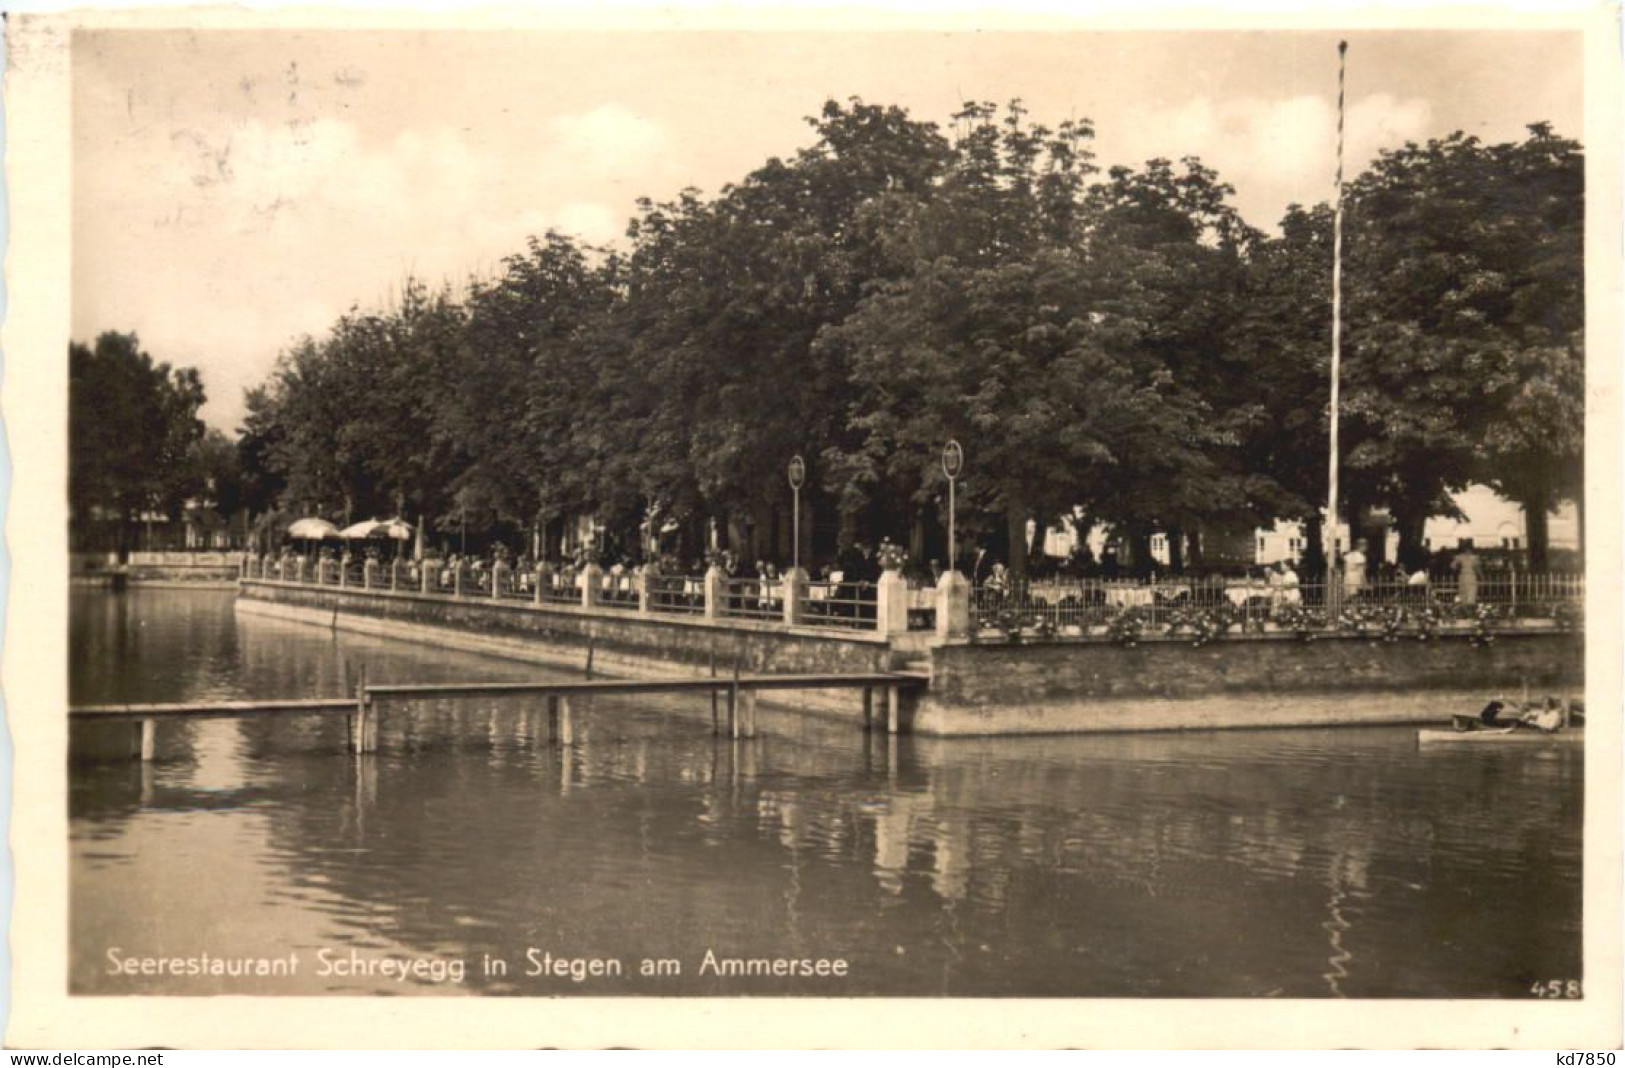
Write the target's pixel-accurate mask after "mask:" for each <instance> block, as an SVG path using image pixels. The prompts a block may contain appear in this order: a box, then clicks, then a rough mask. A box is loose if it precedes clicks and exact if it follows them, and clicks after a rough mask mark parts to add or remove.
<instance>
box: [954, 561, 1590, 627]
mask: <svg viewBox="0 0 1625 1068" xmlns="http://www.w3.org/2000/svg"><path fill="white" fill-rule="evenodd" d="M1337 592H1338V593H1340V595H1341V599H1340V602H1339V603H1338V604H1337V605H1335V606H1334V605H1332V604H1331V602H1330V601H1329V599H1328V596H1327V587H1326V584H1325V583H1323V582H1311V583H1297V584H1282V583H1270V582H1268V581H1266V580H1254V579H1237V578H1224V577H1219V576H1211V577H1202V578H1194V579H1177V578H1175V579H1155V580H1144V581H1138V582H1136V581H1103V580H1098V579H1081V580H1074V581H1070V582H1055V581H1050V582H1044V581H1039V582H1027V583H1020V582H1013V581H1012V582H1005V583H984V584H983V585H980V586H977V587H975V589H973V590H972V594H971V616H972V620H973V622H974V623H975V624H976V625H978V626H979V627H980V628H982V629H989V628H991V629H995V630H1001V629H1007V628H1013V629H1019V630H1028V631H1037V632H1045V631H1048V632H1054V633H1063V632H1069V631H1070V632H1082V631H1087V630H1088V629H1090V628H1099V627H1109V626H1111V625H1112V623H1113V621H1114V620H1116V619H1118V618H1119V617H1121V616H1123V615H1125V614H1127V613H1131V612H1132V613H1133V615H1134V617H1135V619H1136V620H1137V621H1138V623H1139V624H1140V625H1142V626H1143V627H1145V628H1148V629H1150V630H1159V629H1160V630H1175V631H1177V630H1180V629H1182V628H1190V627H1192V626H1194V625H1195V624H1196V619H1197V617H1198V616H1199V615H1203V614H1206V615H1210V616H1212V617H1213V618H1214V619H1216V620H1218V621H1219V623H1220V624H1221V625H1222V626H1224V627H1225V628H1227V629H1228V628H1235V629H1240V630H1244V631H1245V630H1249V629H1251V630H1263V629H1267V626H1268V625H1270V624H1281V625H1291V626H1293V627H1302V626H1304V625H1305V623H1304V620H1305V619H1312V620H1313V621H1314V625H1315V626H1317V627H1322V628H1326V629H1338V627H1341V626H1346V625H1349V623H1350V621H1351V620H1352V621H1353V623H1354V624H1355V625H1363V623H1364V622H1368V621H1369V620H1368V618H1367V617H1370V618H1375V616H1376V614H1377V613H1380V612H1385V613H1387V615H1388V617H1389V618H1392V619H1395V620H1400V619H1402V618H1409V619H1412V620H1413V621H1420V620H1422V619H1423V617H1426V622H1425V624H1424V623H1421V622H1417V623H1416V625H1418V626H1423V625H1425V626H1428V627H1432V626H1436V625H1439V624H1449V623H1451V622H1452V621H1476V620H1478V619H1479V618H1480V617H1481V616H1486V615H1487V616H1493V617H1494V618H1496V619H1500V620H1512V621H1516V620H1519V619H1545V618H1556V617H1557V616H1558V615H1564V614H1571V613H1572V612H1573V611H1574V610H1576V609H1580V608H1583V605H1584V602H1585V576H1584V575H1579V574H1518V575H1514V574H1511V573H1506V574H1500V575H1490V576H1485V577H1481V578H1479V579H1478V581H1477V582H1476V583H1472V582H1468V583H1461V582H1459V581H1456V580H1451V581H1448V582H1437V583H1435V582H1431V581H1430V582H1426V583H1422V582H1409V581H1394V580H1380V581H1372V582H1362V583H1358V584H1354V585H1350V584H1347V583H1345V584H1344V585H1343V586H1341V587H1340V588H1339V589H1338V590H1337ZM1560 606H1567V608H1566V610H1565V611H1563V612H1560V611H1559V609H1560ZM1332 607H1337V608H1338V609H1339V612H1340V615H1341V616H1342V617H1347V618H1340V619H1337V620H1332V619H1329V618H1328V615H1327V613H1328V610H1329V609H1330V608H1332Z"/></svg>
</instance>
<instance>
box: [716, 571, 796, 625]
mask: <svg viewBox="0 0 1625 1068" xmlns="http://www.w3.org/2000/svg"><path fill="white" fill-rule="evenodd" d="M722 591H723V596H722V605H721V608H720V610H719V614H720V615H723V616H728V617H730V618H733V619H764V620H782V619H783V618H784V582H783V580H780V581H777V582H769V581H767V580H766V579H753V578H731V579H725V580H723V584H722Z"/></svg>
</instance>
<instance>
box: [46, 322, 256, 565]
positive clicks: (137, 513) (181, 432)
mask: <svg viewBox="0 0 1625 1068" xmlns="http://www.w3.org/2000/svg"><path fill="white" fill-rule="evenodd" d="M203 401H204V393H203V383H202V381H201V380H200V379H199V378H198V373H197V371H195V370H193V369H191V368H182V369H175V368H171V367H170V366H169V365H168V364H166V363H155V362H154V361H153V358H152V356H151V355H149V354H148V353H147V352H145V351H143V350H142V348H141V342H140V341H139V340H138V339H137V338H136V336H135V335H134V334H119V333H106V334H103V335H101V336H100V337H98V338H97V339H96V341H95V344H94V345H81V344H71V345H69V346H68V433H69V438H70V440H71V441H72V443H73V447H72V448H71V449H70V450H69V458H68V500H69V503H70V506H71V507H72V509H73V514H74V516H75V517H76V518H77V519H78V526H77V532H78V534H79V537H80V540H81V542H82V543H83V544H91V543H95V544H98V545H100V546H107V547H112V548H115V549H116V550H117V551H118V552H119V553H120V554H125V553H127V552H128V551H129V549H130V548H131V545H132V534H133V532H134V530H135V528H136V527H137V525H138V524H140V523H141V522H142V521H143V520H144V519H145V518H146V517H148V516H160V515H161V516H164V517H167V518H171V519H173V518H175V517H177V516H178V515H179V514H180V511H181V509H182V508H183V507H184V505H185V504H186V502H187V500H188V499H190V498H192V497H193V496H195V495H196V494H197V493H198V492H200V491H201V490H202V489H204V488H205V487H206V486H207V485H208V484H209V482H210V478H211V475H212V474H213V473H214V465H215V464H218V463H220V462H221V454H220V450H219V446H220V444H221V440H222V439H223V435H219V434H218V432H216V435H215V436H212V437H206V436H205V433H204V426H203V421H202V420H201V419H199V418H198V409H199V408H200V407H202V405H203ZM227 451H228V452H229V451H230V447H229V444H228V445H227Z"/></svg>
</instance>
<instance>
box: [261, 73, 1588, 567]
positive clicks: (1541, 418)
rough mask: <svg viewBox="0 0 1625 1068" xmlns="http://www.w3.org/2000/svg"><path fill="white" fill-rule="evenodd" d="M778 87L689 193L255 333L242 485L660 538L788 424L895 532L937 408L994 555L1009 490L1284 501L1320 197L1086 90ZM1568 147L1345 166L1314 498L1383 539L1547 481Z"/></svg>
mask: <svg viewBox="0 0 1625 1068" xmlns="http://www.w3.org/2000/svg"><path fill="white" fill-rule="evenodd" d="M808 121H809V124H810V126H811V130H812V134H813V137H812V140H811V144H810V145H809V146H808V147H806V148H804V149H802V150H801V151H799V152H797V153H796V154H795V155H794V156H793V157H791V158H787V159H777V158H775V159H769V160H767V161H766V162H764V163H763V164H762V165H761V166H760V167H758V168H757V169H756V170H754V171H752V172H751V173H749V174H747V175H745V176H743V177H742V178H741V179H739V180H738V181H737V182H736V183H734V184H730V185H728V186H726V187H724V188H723V189H722V190H720V191H719V192H718V193H717V194H716V195H715V196H712V197H706V196H704V195H702V194H701V193H700V192H698V191H696V190H684V191H681V192H679V193H678V194H677V195H676V196H675V198H673V199H671V200H668V201H655V200H644V201H642V202H640V206H639V211H638V214H637V216H636V217H635V218H633V219H632V220H631V221H630V223H629V225H628V230H627V240H626V244H625V245H624V247H621V248H618V249H614V250H609V249H601V248H593V247H589V246H586V245H584V244H582V243H581V242H579V241H576V240H575V239H573V238H571V237H569V236H566V235H563V234H559V233H548V234H546V235H542V236H539V237H536V238H533V239H532V240H531V241H530V242H529V243H528V245H527V246H526V248H525V249H524V250H522V251H519V252H516V253H515V255H513V256H512V257H510V258H509V259H508V260H507V261H506V262H505V263H504V264H503V266H502V268H501V270H500V272H499V273H498V274H497V275H496V276H495V277H493V278H490V279H485V280H481V281H478V282H476V283H472V284H470V285H469V286H467V287H466V288H465V289H464V290H462V291H460V292H456V293H454V292H453V291H451V290H450V289H441V290H438V291H431V290H429V289H427V288H426V287H424V286H423V285H421V284H420V283H417V282H410V281H409V282H408V283H407V284H406V285H405V286H403V287H402V290H401V293H400V295H399V296H398V297H397V298H396V299H395V300H394V301H393V302H392V305H391V306H389V307H386V308H384V309H380V310H376V311H363V310H361V309H359V308H355V309H352V310H351V311H350V312H349V313H347V314H346V315H344V316H343V317H341V318H340V319H339V321H338V322H336V323H335V324H334V325H333V327H332V329H331V330H330V331H329V332H328V333H327V334H325V335H324V336H322V337H319V338H304V339H300V340H297V341H295V342H293V343H292V344H290V345H289V346H288V347H287V348H286V350H285V351H284V352H283V353H282V356H281V359H280V361H279V363H278V365H277V367H276V370H275V371H274V372H273V374H272V375H271V377H270V379H269V380H268V381H267V382H266V383H264V384H263V385H262V386H260V387H258V388H257V389H255V390H253V391H251V393H250V394H249V397H248V416H247V418H246V420H245V424H244V427H243V432H242V436H241V439H240V442H239V448H238V458H239V461H240V464H241V474H240V477H241V480H242V490H241V492H242V493H243V495H244V499H245V500H247V501H250V502H252V503H253V504H254V505H255V506H256V507H269V506H270V504H271V502H272V501H273V500H274V501H278V502H280V503H281V504H283V505H284V506H290V507H298V508H301V509H313V510H319V511H324V512H327V513H330V514H333V515H335V516H338V515H340V514H343V515H345V516H349V515H352V514H355V515H359V514H370V513H381V512H394V511H407V512H411V513H414V514H416V515H418V516H426V517H439V518H442V519H446V517H449V516H451V515H452V514H453V513H454V512H455V514H456V517H457V520H456V521H457V522H458V523H461V522H462V521H463V519H464V517H467V520H468V521H469V522H470V523H471V524H476V525H477V526H478V528H479V529H485V530H491V531H506V532H508V533H509V534H515V533H519V532H522V531H526V530H533V529H542V528H543V527H546V526H547V525H548V524H552V523H556V522H559V521H562V520H563V519H564V518H565V517H568V516H571V515H593V516H596V517H597V518H598V519H599V521H600V522H601V523H603V524H605V525H606V526H607V527H608V528H610V529H611V530H612V531H619V532H623V534H624V536H625V537H626V538H627V540H628V541H630V540H631V538H633V537H634V536H635V531H636V530H637V528H638V527H639V525H640V524H645V523H652V522H654V519H655V517H657V516H658V517H662V518H663V519H664V520H675V521H677V522H678V523H679V524H680V525H682V526H683V529H684V537H685V539H687V541H688V542H689V544H690V545H691V547H692V546H694V545H695V544H696V543H697V541H698V537H699V530H700V525H701V524H703V523H704V522H705V521H706V520H707V519H710V518H713V517H715V518H717V519H719V520H722V521H724V522H729V523H733V524H739V523H744V524H749V525H752V526H754V527H755V528H756V529H758V530H762V529H768V528H772V529H777V527H776V524H777V522H778V520H777V518H776V517H777V515H778V513H779V511H780V510H783V509H785V508H786V507H787V505H788V491H787V487H786V486H785V484H784V474H783V473H784V465H785V462H786V461H787V460H788V458H789V457H790V456H791V455H792V454H795V453H800V454H802V455H804V456H806V457H808V458H809V459H810V460H811V461H812V465H813V467H814V472H813V475H812V477H811V478H810V479H809V482H808V489H807V494H808V497H809V503H810V505H811V507H812V508H814V509H815V510H816V511H817V512H818V514H819V515H820V516H821V517H823V518H824V519H825V520H829V519H832V518H834V517H838V519H839V530H840V536H841V537H842V538H849V537H851V536H853V535H854V534H857V533H860V532H862V533H869V534H872V535H876V534H881V533H890V534H893V535H894V536H905V537H906V532H907V531H909V530H910V529H911V528H912V529H914V530H916V531H918V530H921V529H925V530H935V529H937V528H938V527H939V526H940V525H941V523H942V522H943V521H944V519H945V515H944V507H945V505H944V504H943V502H942V491H943V486H942V482H943V476H942V474H941V471H940V469H939V467H938V464H937V456H938V453H939V450H940V448H941V446H942V444H943V442H944V441H945V440H946V439H948V438H949V437H956V438H958V439H959V440H960V441H961V442H962V443H963V444H964V446H965V449H966V453H967V456H968V464H967V470H966V476H965V480H964V483H963V485H962V487H961V488H962V491H963V492H962V494H961V497H960V501H961V523H962V525H963V526H965V527H966V528H967V529H968V530H970V531H972V532H978V533H979V534H980V535H981V536H984V537H987V538H991V539H994V540H995V541H997V542H998V543H999V544H1001V545H1002V546H1003V547H1004V549H1005V551H1007V552H1008V553H1009V554H1010V556H1011V558H1012V563H1013V565H1014V566H1015V567H1016V569H1017V570H1019V569H1020V567H1021V560H1022V556H1023V554H1024V553H1025V552H1026V538H1027V534H1026V532H1027V528H1028V523H1029V521H1030V520H1036V521H1038V523H1039V525H1040V528H1041V527H1042V525H1043V524H1044V523H1047V522H1051V521H1054V520H1057V519H1059V518H1061V517H1066V516H1077V515H1082V516H1086V517H1088V518H1089V519H1091V520H1103V521H1106V522H1109V523H1111V524H1113V525H1114V527H1116V528H1117V529H1119V530H1120V531H1122V532H1124V533H1125V534H1126V535H1127V536H1128V537H1129V538H1130V539H1131V540H1134V541H1136V542H1137V543H1138V544H1142V545H1143V543H1144V542H1145V540H1146V539H1148V538H1149V535H1150V533H1151V531H1153V530H1164V531H1170V532H1180V531H1183V532H1186V533H1189V534H1192V535H1196V534H1198V533H1199V532H1200V531H1201V530H1203V529H1204V528H1208V527H1223V526H1226V525H1229V526H1237V525H1250V524H1252V523H1254V522H1266V521H1268V520H1269V519H1271V518H1274V517H1288V518H1298V517H1301V518H1310V519H1313V518H1314V517H1315V516H1316V515H1317V514H1318V506H1319V505H1320V504H1321V503H1322V502H1323V500H1324V497H1325V444H1324V442H1325V435H1326V423H1327V370H1328V368H1327V359H1328V352H1329V348H1330V345H1329V341H1330V312H1329V291H1330V268H1331V241H1330V229H1331V212H1330V209H1329V208H1328V207H1327V206H1326V205H1316V206H1311V207H1300V206H1297V205H1294V206H1292V207H1291V208H1290V209H1289V210H1288V211H1287V213H1286V215H1285V217H1284V218H1283V219H1282V220H1281V222H1280V230H1279V234H1278V235H1270V234H1266V233H1264V232H1262V231H1260V230H1258V229H1255V228H1254V227H1252V226H1250V225H1248V223H1246V222H1245V221H1244V220H1243V219H1242V218H1241V217H1240V215H1239V214H1238V213H1237V212H1236V210H1235V209H1234V207H1233V206H1232V204H1231V197H1232V196H1233V190H1232V189H1231V188H1230V187H1229V186H1228V185H1226V184H1225V183H1224V182H1223V181H1222V179H1221V178H1220V176H1219V175H1218V174H1216V173H1215V172H1214V171H1213V170H1211V169H1210V168H1208V167H1206V166H1205V165H1204V164H1203V163H1202V162H1201V161H1200V160H1197V159H1194V158H1188V159H1183V160H1179V161H1177V162H1175V161H1170V160H1161V159H1158V160H1151V161H1149V162H1147V163H1146V164H1145V165H1144V166H1142V167H1138V168H1127V167H1115V168H1112V169H1111V170H1109V171H1107V172H1105V173H1102V172H1101V171H1099V170H1098V169H1097V167H1096V164H1095V160H1094V156H1093V153H1092V151H1091V147H1090V146H1091V143H1092V140H1093V135H1094V130H1093V127H1092V125H1091V124H1090V123H1088V122H1087V121H1081V120H1073V121H1068V122H1063V123H1059V124H1057V125H1054V126H1046V125H1044V124H1042V123H1038V122H1035V121H1033V120H1032V119H1031V117H1030V116H1029V115H1028V113H1027V111H1026V109H1025V108H1024V107H1023V106H1022V105H1021V104H1020V102H1013V103H1011V104H1009V105H1007V106H1005V107H1002V108H1001V107H997V106H995V105H992V104H987V103H970V104H966V105H965V106H964V107H963V108H962V109H961V110H960V112H959V113H958V114H956V115H955V116H953V119H952V122H951V123H950V124H948V125H947V126H946V127H945V128H944V127H939V126H938V125H937V124H934V123H930V122H922V121H919V120H916V119H914V118H912V117H910V116H909V115H908V114H907V113H906V112H905V111H903V110H902V109H899V108H896V107H887V106H880V105H874V104H869V103H865V102H863V101H861V100H852V101H848V102H845V103H839V102H834V101H831V102H829V103H826V104H825V105H824V106H823V108H822V109H821V110H820V112H819V114H818V115H816V116H814V117H813V118H811V119H809V120H808ZM1582 170H1583V167H1582V156H1581V151H1580V147H1579V145H1577V144H1576V143H1574V142H1572V141H1567V140H1564V139H1561V138H1559V137H1557V136H1556V135H1555V134H1554V133H1553V132H1552V131H1551V130H1550V129H1549V128H1548V127H1546V126H1535V127H1532V128H1531V131H1530V136H1529V137H1528V138H1527V139H1526V140H1524V141H1521V142H1517V143H1509V144H1485V143H1482V142H1480V141H1478V140H1477V139H1474V138H1471V137H1466V136H1463V135H1460V134H1458V135H1454V136H1452V137H1449V138H1445V139H1442V140H1437V141H1432V142H1429V143H1428V144H1426V145H1415V144H1413V145H1407V146H1405V147H1403V148H1402V149H1399V150H1396V151H1392V152H1388V153H1385V154H1384V155H1383V156H1382V157H1381V158H1380V159H1379V160H1378V161H1377V162H1376V163H1375V164H1374V165H1373V166H1372V167H1371V168H1370V169H1369V170H1368V171H1367V172H1366V173H1365V174H1363V175H1360V176H1359V177H1358V178H1356V179H1355V180H1354V181H1353V182H1351V183H1350V185H1349V187H1348V190H1347V201H1346V209H1347V216H1346V219H1345V235H1346V240H1347V252H1346V260H1345V285H1346V290H1345V308H1346V326H1345V330H1346V334H1345V338H1344V344H1345V380H1344V396H1345V398H1346V401H1345V404H1346V406H1345V408H1344V412H1343V418H1344V427H1345V429H1344V437H1345V441H1346V445H1347V448H1346V453H1345V465H1346V471H1347V475H1346V483H1347V485H1348V487H1349V492H1348V503H1349V505H1351V506H1352V508H1351V510H1353V509H1358V508H1386V509H1388V510H1389V511H1390V512H1391V514H1392V515H1393V517H1394V518H1395V521H1396V523H1397V524H1398V526H1399V528H1400V530H1401V533H1402V537H1403V538H1404V545H1405V551H1406V552H1407V553H1415V552H1416V551H1417V542H1418V540H1419V538H1420V530H1421V523H1422V522H1423V521H1425V519H1426V518H1427V517H1429V516H1431V515H1436V514H1442V513H1446V512H1448V510H1449V507H1450V505H1449V500H1448V495H1449V493H1450V492H1451V491H1453V490H1457V489H1460V488H1462V487H1464V486H1465V485H1467V484H1468V483H1470V482H1474V481H1486V482H1489V483H1490V484H1491V485H1494V486H1496V487H1497V488H1499V489H1501V490H1502V491H1503V492H1504V493H1506V494H1507V495H1509V496H1510V497H1512V498H1513V499H1515V500H1517V501H1519V502H1521V503H1523V504H1524V505H1525V506H1526V508H1528V509H1529V513H1530V516H1531V539H1532V541H1533V540H1534V539H1535V538H1536V537H1537V536H1539V534H1540V532H1539V531H1537V529H1536V528H1537V527H1541V523H1540V521H1539V520H1537V519H1536V513H1537V512H1538V513H1539V516H1540V518H1541V519H1543V518H1544V514H1545V509H1546V508H1547V507H1549V506H1551V505H1552V504H1554V503H1555V502H1556V501H1557V500H1558V499H1560V498H1574V497H1577V496H1578V495H1579V493H1580V490H1581V486H1580V479H1579V461H1580V447H1581V443H1582V439H1583V410H1584V392H1583V385H1584V355H1583V341H1582V335H1581V328H1582V322H1583V284H1582V277H1581V262H1582V257H1581V244H1580V241H1581V238H1580V234H1581V223H1582V218H1581V212H1582V208H1583V187H1582ZM1542 529H1543V528H1542ZM782 537H783V536H782V535H780V544H783V541H782ZM1172 540H1173V541H1175V542H1176V543H1177V542H1178V541H1179V540H1180V539H1177V538H1176V539H1172ZM1192 541H1193V544H1199V543H1200V539H1199V538H1193V539H1192ZM1532 548H1533V546H1532ZM1539 550H1540V551H1542V552H1543V550H1544V541H1543V539H1542V541H1541V544H1540V546H1539ZM1141 555H1142V558H1143V553H1142V554H1141Z"/></svg>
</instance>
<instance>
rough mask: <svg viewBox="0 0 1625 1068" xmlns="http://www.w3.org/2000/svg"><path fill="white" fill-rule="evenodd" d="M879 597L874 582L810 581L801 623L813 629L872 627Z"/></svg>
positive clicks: (803, 603)
mask: <svg viewBox="0 0 1625 1068" xmlns="http://www.w3.org/2000/svg"><path fill="white" fill-rule="evenodd" d="M878 596H879V594H878V587H877V586H876V585H875V584H874V583H872V582H809V583H808V584H807V599H806V600H805V601H804V602H802V605H801V622H802V623H803V624H805V625H807V626H811V627H850V628H853V629H855V630H861V629H867V628H871V627H873V626H874V625H875V606H876V601H877V598H878Z"/></svg>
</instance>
